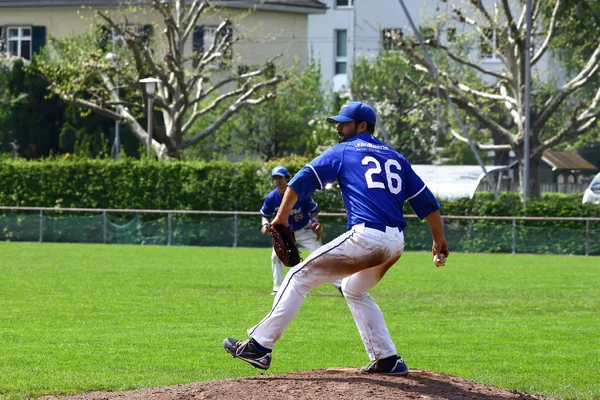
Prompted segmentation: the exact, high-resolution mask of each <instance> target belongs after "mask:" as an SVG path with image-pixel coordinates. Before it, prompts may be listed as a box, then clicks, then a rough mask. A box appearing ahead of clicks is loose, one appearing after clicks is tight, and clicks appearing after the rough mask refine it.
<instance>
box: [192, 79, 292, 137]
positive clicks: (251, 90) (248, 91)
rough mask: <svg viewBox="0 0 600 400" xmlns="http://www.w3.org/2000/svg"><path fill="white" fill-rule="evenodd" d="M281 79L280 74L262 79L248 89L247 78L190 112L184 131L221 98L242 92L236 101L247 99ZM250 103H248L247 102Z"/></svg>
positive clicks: (221, 100) (212, 108)
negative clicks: (240, 84) (241, 84)
mask: <svg viewBox="0 0 600 400" xmlns="http://www.w3.org/2000/svg"><path fill="white" fill-rule="evenodd" d="M282 80H283V77H282V76H276V77H274V78H272V79H269V80H268V81H264V82H260V83H257V84H255V85H254V86H252V87H250V88H249V89H248V86H249V85H250V80H248V81H247V82H246V83H245V84H244V86H242V87H241V88H239V89H237V90H234V91H231V92H228V93H224V94H222V95H221V96H219V97H217V98H216V99H215V100H214V101H213V102H212V103H211V104H210V105H208V106H206V107H205V108H203V109H202V110H200V111H197V112H195V113H193V114H192V116H191V117H190V118H189V119H188V121H187V122H186V123H185V125H184V126H183V128H182V129H183V130H184V131H186V130H188V129H189V128H191V126H192V124H193V123H194V122H195V121H196V119H198V118H199V117H201V116H202V115H204V114H206V113H208V112H210V111H212V110H214V109H215V108H216V107H217V106H218V105H219V104H220V103H221V102H223V100H225V99H227V98H229V97H234V96H236V95H238V94H240V93H244V92H245V93H244V94H242V95H241V96H240V97H239V98H238V100H237V101H236V103H239V102H244V101H245V100H246V99H248V98H249V97H250V96H252V95H253V94H254V93H255V92H256V91H257V90H259V89H261V88H264V87H267V86H271V85H275V84H277V83H279V82H281V81H282ZM249 104H250V103H249Z"/></svg>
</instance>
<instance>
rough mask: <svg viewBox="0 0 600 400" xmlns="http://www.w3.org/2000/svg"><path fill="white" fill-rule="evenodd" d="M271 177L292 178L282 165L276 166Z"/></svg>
mask: <svg viewBox="0 0 600 400" xmlns="http://www.w3.org/2000/svg"><path fill="white" fill-rule="evenodd" d="M271 176H284V177H285V176H290V173H289V172H288V170H287V169H286V168H285V167H282V166H281V165H278V166H276V167H275V168H273V169H272V170H271Z"/></svg>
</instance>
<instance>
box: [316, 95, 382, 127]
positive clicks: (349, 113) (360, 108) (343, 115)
mask: <svg viewBox="0 0 600 400" xmlns="http://www.w3.org/2000/svg"><path fill="white" fill-rule="evenodd" d="M350 121H358V122H362V121H365V122H368V123H369V124H373V125H375V124H376V123H377V116H376V115H375V111H374V110H373V109H372V108H371V106H370V105H368V104H365V103H361V102H360V101H351V102H349V103H346V104H344V105H343V106H342V108H341V109H340V114H339V115H336V116H334V117H329V118H327V122H329V123H330V124H335V123H339V122H350Z"/></svg>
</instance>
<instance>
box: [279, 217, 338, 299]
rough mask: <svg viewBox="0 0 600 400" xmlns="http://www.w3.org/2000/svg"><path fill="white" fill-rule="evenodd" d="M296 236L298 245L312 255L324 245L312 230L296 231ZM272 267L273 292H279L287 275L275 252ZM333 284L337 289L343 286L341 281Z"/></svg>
mask: <svg viewBox="0 0 600 400" xmlns="http://www.w3.org/2000/svg"><path fill="white" fill-rule="evenodd" d="M294 235H295V236H296V243H298V244H299V245H300V246H302V247H304V248H305V249H306V250H308V251H309V252H311V253H312V252H314V251H315V250H317V249H318V248H319V247H321V246H322V245H323V243H322V242H321V241H320V240H317V234H316V233H315V231H313V230H312V229H308V228H302V229H300V230H297V231H294ZM271 267H272V269H273V291H274V292H277V291H278V290H279V288H280V287H281V282H283V277H284V275H285V274H284V273H283V264H282V263H281V261H280V260H279V257H277V253H275V250H273V251H272V252H271ZM332 283H333V285H334V286H335V287H336V288H339V287H341V286H342V281H341V280H337V281H334V282H332Z"/></svg>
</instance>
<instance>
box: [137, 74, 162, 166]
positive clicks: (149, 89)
mask: <svg viewBox="0 0 600 400" xmlns="http://www.w3.org/2000/svg"><path fill="white" fill-rule="evenodd" d="M140 82H141V83H143V84H144V85H145V86H146V94H147V95H148V143H147V146H148V158H150V155H151V154H152V100H154V92H155V91H156V85H157V84H158V83H161V82H162V81H161V80H160V79H157V78H144V79H140Z"/></svg>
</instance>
